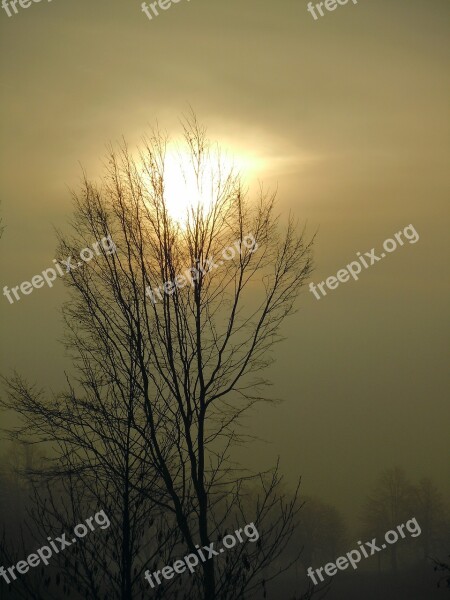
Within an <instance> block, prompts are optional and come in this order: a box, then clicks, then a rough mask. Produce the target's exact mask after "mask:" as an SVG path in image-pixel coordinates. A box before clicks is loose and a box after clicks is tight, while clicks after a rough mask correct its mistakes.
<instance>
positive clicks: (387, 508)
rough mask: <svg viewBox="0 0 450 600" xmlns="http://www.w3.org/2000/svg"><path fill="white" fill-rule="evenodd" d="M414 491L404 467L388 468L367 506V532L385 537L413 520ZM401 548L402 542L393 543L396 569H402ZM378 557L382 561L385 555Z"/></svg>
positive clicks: (365, 513)
mask: <svg viewBox="0 0 450 600" xmlns="http://www.w3.org/2000/svg"><path fill="white" fill-rule="evenodd" d="M413 493H414V488H413V485H412V483H411V482H410V481H409V480H408V478H407V477H406V475H405V473H404V471H403V470H402V469H400V468H399V467H394V468H392V469H387V470H386V471H385V472H384V473H383V474H382V475H381V476H380V478H379V479H378V482H377V483H376V485H375V487H374V489H373V491H372V493H371V494H370V495H369V496H368V498H367V500H366V502H365V504H364V507H363V514H362V520H363V522H364V524H365V526H366V528H367V533H369V532H370V533H371V534H373V535H376V536H377V537H379V538H382V537H384V534H385V533H386V531H388V530H389V529H392V528H395V527H397V525H400V524H401V523H404V522H405V520H407V519H410V518H411V516H412V514H411V510H412V507H413ZM398 548H399V544H392V545H390V546H389V549H390V556H391V567H392V570H393V571H397V568H398ZM378 559H379V561H380V560H381V557H380V556H379V557H378ZM379 566H380V563H379Z"/></svg>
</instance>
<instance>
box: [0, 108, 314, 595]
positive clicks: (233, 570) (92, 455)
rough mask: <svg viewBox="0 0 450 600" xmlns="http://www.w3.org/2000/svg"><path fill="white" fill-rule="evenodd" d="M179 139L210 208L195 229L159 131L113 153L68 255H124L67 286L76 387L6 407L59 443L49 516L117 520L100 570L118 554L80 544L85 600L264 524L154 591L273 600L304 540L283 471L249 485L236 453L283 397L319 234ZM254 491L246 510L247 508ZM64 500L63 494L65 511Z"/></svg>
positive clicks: (49, 481) (30, 429)
mask: <svg viewBox="0 0 450 600" xmlns="http://www.w3.org/2000/svg"><path fill="white" fill-rule="evenodd" d="M183 127H184V140H185V148H186V155H187V156H188V157H189V160H190V168H191V169H192V174H193V179H194V180H195V182H196V186H197V192H198V194H199V196H200V195H201V196H202V197H205V194H206V195H207V196H208V203H207V204H205V203H201V202H199V203H193V204H191V205H190V206H189V207H188V208H187V210H186V215H185V219H184V220H183V221H182V222H180V221H177V220H176V219H175V218H174V217H173V216H172V215H171V213H170V210H169V205H168V199H167V193H166V189H167V183H168V182H167V174H166V172H165V165H166V156H167V152H168V139H167V137H166V136H164V135H163V134H161V132H160V131H159V130H155V131H153V132H152V134H151V135H150V136H149V137H146V138H145V141H144V146H143V148H142V149H141V150H140V152H139V154H138V155H136V156H133V155H132V153H131V152H130V150H129V149H128V147H127V145H126V144H125V143H122V144H121V145H120V147H119V149H118V150H115V149H114V148H113V147H111V148H110V150H109V154H108V158H107V162H106V165H105V169H106V171H105V175H104V177H103V178H102V181H101V183H100V184H96V183H93V182H91V181H89V180H88V178H87V176H84V180H83V187H82V190H81V192H80V193H78V194H75V195H74V201H75V206H76V211H75V217H74V220H73V235H72V236H71V237H70V238H68V237H67V236H63V235H60V245H59V253H60V255H61V257H66V256H76V254H77V253H78V251H79V249H80V248H84V247H87V246H89V245H91V244H92V239H96V240H99V239H101V238H104V237H107V236H110V238H109V239H111V240H113V241H114V244H115V246H116V250H117V251H114V252H107V251H105V250H104V251H103V256H102V257H99V259H98V260H96V261H91V262H89V264H87V263H86V264H82V265H79V266H78V267H77V268H76V269H72V270H71V271H70V272H69V273H67V275H66V277H65V278H64V281H65V282H66V284H67V285H68V287H69V293H70V298H69V301H68V302H67V303H66V305H65V306H64V309H63V314H64V319H65V324H66V328H67V336H66V338H65V344H66V348H67V350H68V351H69V353H70V355H71V357H72V359H73V364H74V367H75V369H76V373H77V375H76V377H73V378H72V379H71V380H70V381H69V384H68V390H67V391H66V392H64V393H63V394H58V395H56V396H54V397H49V396H48V395H46V394H44V393H43V392H41V391H36V390H35V389H33V388H30V386H28V385H27V384H26V383H25V382H24V381H23V380H22V379H21V378H20V377H18V376H15V377H14V378H12V379H10V380H9V382H8V386H9V387H8V391H9V395H8V398H7V400H3V405H4V406H5V407H7V408H10V409H13V410H16V411H17V412H19V413H20V415H21V416H22V418H23V426H22V427H21V428H19V430H18V431H16V435H17V436H19V437H20V438H21V439H27V440H29V441H30V440H32V441H33V442H36V441H40V442H43V443H44V442H45V443H49V444H50V447H51V448H52V451H53V456H54V457H55V458H54V459H53V460H52V461H51V463H50V464H49V465H48V466H47V469H46V473H45V477H46V487H45V492H44V491H43V490H42V484H40V485H41V489H39V490H38V492H37V494H38V498H40V500H38V499H37V500H36V506H37V509H36V511H35V515H34V516H35V518H36V519H40V521H41V522H42V523H45V524H46V526H47V524H48V525H49V526H50V524H52V526H53V527H55V526H56V525H59V526H62V525H63V526H64V527H66V526H67V528H70V526H71V525H73V524H74V523H76V522H77V520H78V519H80V520H82V518H83V517H82V516H81V512H82V511H81V509H80V507H83V511H84V510H87V505H90V506H95V503H97V504H101V505H102V507H103V508H105V510H106V512H107V513H108V514H109V515H110V517H111V521H112V523H114V526H113V524H112V525H111V536H112V537H114V541H111V540H110V541H109V542H108V544H105V551H106V554H105V555H104V556H102V559H101V560H99V554H98V553H99V548H98V544H103V543H104V542H101V541H99V540H98V539H97V538H96V537H95V536H94V535H93V536H90V537H89V542H87V543H86V544H83V545H81V544H80V549H79V552H80V553H83V552H84V553H85V556H84V557H83V561H82V562H83V568H84V571H83V577H81V575H80V570H79V566H78V567H77V569H78V570H76V569H75V568H72V571H71V567H70V566H69V567H67V566H66V567H65V574H66V575H67V577H68V580H70V581H72V582H73V584H75V583H76V581H78V582H82V583H80V584H79V585H80V587H81V588H82V593H84V594H86V595H85V596H84V597H89V598H91V597H92V598H100V597H101V596H102V595H103V594H104V593H105V591H106V593H107V594H108V593H109V595H108V598H110V597H117V598H121V599H123V600H125V599H130V598H134V597H136V593H138V592H139V593H144V590H143V588H142V587H141V585H140V583H139V582H142V580H143V578H142V573H143V571H144V570H145V568H150V570H154V569H153V567H154V568H155V569H156V568H161V567H162V566H164V565H165V564H170V563H171V562H173V559H172V558H171V557H181V556H183V555H184V554H186V553H188V552H191V553H195V552H196V551H197V550H196V548H197V545H198V544H200V545H202V546H209V545H210V544H211V543H213V542H216V541H218V542H220V541H221V540H222V539H223V537H224V536H225V535H226V534H227V533H230V532H233V530H234V529H238V528H240V527H243V526H244V525H245V524H246V523H250V522H254V524H255V526H256V527H257V529H258V531H259V534H260V537H259V540H258V541H257V542H256V543H249V542H247V543H242V544H239V545H237V546H236V547H235V548H233V550H232V551H230V552H228V553H227V554H226V555H224V556H220V557H217V558H215V557H214V558H211V559H210V560H208V561H206V562H202V563H201V565H199V568H198V569H197V570H196V571H195V573H194V574H193V576H192V577H189V578H187V577H186V576H183V577H182V578H181V577H177V578H175V579H172V580H171V581H164V582H163V584H162V585H161V586H160V587H158V588H156V589H155V590H152V593H154V594H155V597H164V598H168V597H170V598H178V597H180V598H186V599H188V598H192V599H194V598H195V600H197V599H198V598H203V600H213V599H214V600H217V599H221V600H231V599H238V598H239V599H241V598H247V597H252V596H253V597H258V598H260V597H261V596H262V595H264V597H265V593H266V592H265V590H266V586H267V582H268V581H270V580H271V579H272V578H273V577H275V576H276V575H277V574H279V572H280V571H283V570H284V569H285V568H287V567H288V566H289V565H285V566H284V567H282V568H277V569H273V568H272V567H273V565H275V564H276V561H277V559H278V557H279V556H280V554H281V553H282V551H283V549H284V548H285V547H286V544H287V543H288V541H289V539H290V537H291V535H292V532H293V525H294V522H295V516H296V514H297V511H298V510H299V503H298V489H297V492H296V493H295V494H294V495H293V497H289V498H287V497H286V496H285V495H284V494H283V493H282V492H281V491H280V489H281V488H280V486H281V482H282V477H281V475H280V474H279V470H278V466H275V467H274V468H273V469H268V470H267V471H265V472H264V473H250V472H248V471H246V470H244V469H243V468H242V467H241V465H240V464H238V463H237V462H236V449H239V448H240V449H241V450H240V451H241V452H242V451H243V450H242V449H243V448H245V446H246V445H247V444H248V443H249V442H250V441H251V440H252V439H253V435H252V434H251V433H248V432H247V431H246V430H245V428H244V425H243V421H242V417H243V415H244V414H246V413H248V414H249V415H251V409H252V407H253V406H254V405H255V404H257V403H259V402H270V401H271V400H270V397H268V396H267V394H266V392H265V390H266V388H267V385H268V384H269V381H268V380H267V379H266V378H265V375H264V372H265V369H266V368H267V366H268V365H269V364H270V363H271V362H272V360H273V349H274V346H275V344H276V343H277V342H279V341H281V336H280V333H279V328H280V325H281V323H282V322H283V321H284V319H285V318H286V317H287V316H288V315H289V314H291V313H292V312H293V310H294V301H295V299H296V297H297V295H298V292H299V289H300V288H301V286H302V285H303V284H304V282H305V281H306V279H307V277H308V276H309V274H310V271H311V247H312V240H310V241H305V237H304V232H300V233H297V224H296V222H295V221H294V219H293V218H289V219H288V222H287V223H286V225H285V228H284V233H282V231H281V230H282V227H281V223H280V220H279V218H278V217H277V215H276V213H275V195H274V194H268V193H266V192H265V191H264V190H263V189H260V192H259V196H258V198H257V199H256V200H255V201H251V200H250V199H249V198H248V196H247V193H246V192H245V190H244V188H243V184H242V182H241V179H240V177H239V175H238V174H236V173H235V172H234V171H233V170H232V169H231V170H227V169H226V167H225V166H224V161H223V160H222V158H221V155H220V153H219V152H217V153H216V152H215V151H214V148H213V147H212V145H211V144H210V143H209V142H208V140H207V138H206V134H205V130H204V129H203V128H202V127H200V125H199V124H198V122H197V120H196V118H195V117H194V116H190V117H188V118H187V119H185V120H184V122H183ZM212 167H213V168H212ZM181 193H182V192H181ZM180 200H181V198H180ZM219 257H222V260H219ZM187 268H189V271H188V272H187V274H186V269H187ZM182 273H184V275H183V277H181V275H180V274H182ZM158 289H160V290H162V292H161V291H160V292H158V291H157V290H158ZM33 476H37V477H38V478H39V481H42V477H43V476H44V474H43V473H42V471H40V472H35V473H34V474H33ZM56 482H57V483H56ZM256 484H258V489H259V492H258V493H257V495H256V496H254V497H253V502H252V503H251V506H249V502H244V497H247V499H248V492H247V490H248V486H249V485H251V486H254V485H256ZM36 485H37V484H36ZM35 489H37V487H36V488H35ZM55 489H57V490H58V494H59V491H60V490H63V497H64V498H65V499H66V501H65V503H63V506H62V507H61V506H60V504H59V503H58V502H57V498H56V496H55ZM58 494H56V495H58ZM84 515H85V513H84ZM71 519H75V520H73V521H72V524H70V520H71ZM146 519H148V520H149V521H150V522H152V523H153V525H152V527H153V530H152V531H151V532H149V530H148V528H147V527H146V526H145V525H144V523H145V520H146ZM144 531H145V534H144V533H143V532H144ZM152 534H153V535H152ZM155 536H156V537H155ZM89 545H91V547H89ZM181 579H182V580H183V581H182V584H181V583H180V582H181ZM108 582H109V583H108ZM181 585H182V589H180V586H181ZM108 586H112V587H108ZM147 590H148V586H147ZM147 593H148V592H147Z"/></svg>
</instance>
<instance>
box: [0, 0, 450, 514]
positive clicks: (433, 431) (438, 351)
mask: <svg viewBox="0 0 450 600" xmlns="http://www.w3.org/2000/svg"><path fill="white" fill-rule="evenodd" d="M140 4H141V3H140V1H139V0H122V1H119V0H95V1H93V0H89V1H88V0H76V1H75V0H53V1H52V2H51V3H47V2H41V3H40V4H33V5H32V6H30V7H29V8H27V9H21V8H20V9H19V13H18V14H17V15H14V16H13V17H11V18H8V17H7V15H6V13H5V12H4V11H1V14H0V28H1V30H0V39H1V42H0V50H1V52H0V65H1V75H2V77H1V84H0V85H1V98H0V106H1V113H0V114H1V132H2V136H1V184H0V185H1V187H0V199H1V207H0V211H1V214H2V216H3V220H4V224H5V225H6V230H5V233H4V235H3V239H2V240H1V242H0V262H1V265H0V267H1V281H0V283H1V287H2V288H3V286H4V285H8V286H9V287H12V286H14V285H18V284H20V282H22V281H24V280H30V279H31V277H32V276H33V275H34V274H37V273H39V272H41V271H42V270H43V269H44V268H46V267H49V266H51V264H52V259H53V258H54V257H55V237H54V233H53V226H54V225H56V226H63V227H64V226H65V225H66V224H67V222H68V219H69V217H70V214H71V210H72V207H71V197H70V193H69V188H71V187H74V186H76V185H77V182H78V181H79V177H80V165H79V163H81V164H82V165H83V166H84V167H85V168H86V169H87V171H88V174H89V175H91V176H93V177H95V176H97V175H98V174H99V173H100V169H101V157H102V155H103V154H104V150H105V144H106V143H107V142H109V141H110V140H111V141H115V140H118V139H119V138H120V136H121V135H122V134H123V135H124V136H125V137H126V138H127V140H128V141H129V142H130V144H131V145H133V144H135V143H136V142H137V141H139V139H140V137H141V135H142V133H143V132H144V131H145V130H146V129H147V128H148V125H149V124H153V123H154V122H155V120H156V119H158V120H159V122H160V123H161V125H162V126H163V127H165V128H167V129H168V130H169V131H173V132H176V131H177V130H178V118H179V117H180V115H181V113H183V112H185V111H186V110H187V109H188V106H189V105H191V106H192V107H193V108H194V109H195V111H196V112H197V114H198V117H199V119H200V120H201V121H202V122H203V123H204V124H206V125H207V126H208V131H209V134H210V136H211V138H212V139H217V140H218V141H219V142H221V143H223V144H224V145H225V146H227V147H229V148H231V149H232V150H234V151H236V152H243V153H245V154H248V155H251V156H253V157H256V158H258V160H259V161H260V162H259V164H260V168H259V171H258V172H257V173H256V174H255V175H257V176H258V177H259V178H260V179H262V180H263V181H265V182H266V183H267V184H270V185H272V186H275V185H277V186H278V191H279V201H280V208H281V209H282V210H283V211H288V210H291V211H293V212H294V214H295V215H297V216H298V217H299V219H300V220H301V221H302V222H305V221H307V222H308V229H309V231H310V232H311V233H312V232H313V231H315V230H316V229H317V228H319V235H318V239H317V245H316V251H315V262H316V271H315V273H314V275H313V277H312V281H314V282H320V281H322V280H323V279H325V278H327V277H328V276H330V275H335V274H336V272H337V271H338V270H339V269H341V268H342V267H344V266H345V265H346V264H347V263H349V262H350V261H352V260H354V259H355V254H356V252H357V251H361V252H365V251H368V250H370V249H371V248H372V247H375V248H379V247H380V245H381V244H382V242H383V240H384V239H385V238H388V237H391V236H392V235H393V234H394V233H395V232H397V231H399V230H400V229H403V228H404V227H405V226H406V225H409V224H413V226H414V227H415V229H416V230H417V232H418V233H419V235H420V240H419V241H418V242H417V243H416V244H411V245H410V244H406V245H405V246H404V247H403V248H399V249H398V250H397V251H395V252H393V253H392V254H391V255H389V256H388V257H387V258H386V259H385V260H384V261H381V262H379V263H378V264H376V265H374V266H373V267H372V268H370V269H368V270H367V271H364V272H363V273H361V278H360V280H359V281H357V282H353V281H352V282H349V283H346V284H341V285H340V286H339V288H338V289H336V290H334V291H329V293H328V295H327V297H326V298H322V299H321V300H320V301H318V300H316V299H315V298H314V296H313V295H312V294H311V293H309V291H308V290H307V288H305V291H304V292H303V294H302V296H301V298H300V301H299V303H298V307H299V309H300V310H299V312H298V313H297V314H296V315H294V316H293V317H292V318H291V320H290V321H289V323H288V324H287V327H286V328H285V332H286V336H287V340H286V342H285V343H284V344H283V345H282V346H280V347H278V349H277V363H276V365H275V366H274V368H273V369H272V379H273V381H274V383H275V385H274V388H273V393H274V395H275V396H277V397H282V398H284V399H285V402H284V404H282V405H281V406H279V407H277V408H274V409H268V408H264V409H260V410H259V411H258V413H257V414H256V415H255V419H254V421H253V422H252V423H251V425H252V427H253V426H254V428H255V433H257V434H258V435H262V436H265V437H266V438H267V439H268V440H269V441H270V442H272V443H271V444H270V445H268V446H267V447H265V449H264V450H263V453H264V457H265V458H267V457H270V458H271V459H273V460H274V459H275V457H276V456H277V455H278V454H280V455H281V458H282V465H283V469H284V471H285V472H286V473H287V474H288V476H289V477H290V478H291V479H293V478H294V476H295V475H296V474H303V480H304V484H305V490H306V491H307V492H308V493H317V494H319V495H320V496H321V498H322V499H323V500H324V501H328V502H336V503H337V505H338V506H339V507H340V508H342V509H343V510H344V511H346V512H347V513H350V512H351V511H352V510H353V508H354V507H356V506H358V504H359V502H360V500H361V498H362V497H363V496H364V495H365V494H366V493H367V492H368V491H369V489H370V485H371V483H372V480H373V478H374V477H375V476H376V475H377V474H378V472H379V471H380V470H381V469H384V468H386V467H389V466H392V465H395V464H399V465H402V466H404V467H406V468H407V469H408V470H409V472H410V474H411V475H412V476H413V477H420V476H421V475H423V474H431V475H432V476H433V477H434V478H435V480H436V483H437V484H438V485H439V486H440V487H441V488H442V489H444V490H446V491H447V493H449V492H450V481H449V478H448V470H447V465H446V463H447V461H446V458H448V453H449V442H448V439H449V438H448V417H449V409H448V405H449V404H448V399H447V398H448V376H447V375H446V372H447V370H446V366H447V364H448V358H449V352H448V343H447V342H446V340H447V339H448V331H446V329H447V328H446V324H447V322H448V319H447V320H446V311H445V307H446V305H447V304H448V284H447V281H448V258H447V257H448V238H449V236H448V220H447V222H446V218H447V219H448V211H447V210H446V208H447V204H448V199H449V197H450V196H449V191H450V189H449V188H450V186H449V177H448V158H449V118H448V110H446V109H447V104H448V98H449V88H450V85H449V76H448V73H449V69H448V67H449V45H448V23H449V17H450V4H449V2H448V0H426V1H425V0H359V2H358V4H357V5H356V6H355V5H353V4H352V3H350V4H348V5H346V6H342V7H339V8H338V9H337V10H335V11H334V12H330V13H327V14H326V15H325V17H323V18H321V19H319V20H318V21H314V20H313V18H312V17H311V15H310V14H309V13H308V12H307V11H306V5H307V2H306V1H304V0H277V1H275V0H273V1H269V0H245V2H242V1H237V0H191V1H190V2H188V1H187V0H181V2H180V3H179V4H176V5H173V6H172V7H171V8H170V9H169V10H167V11H165V12H163V11H161V14H160V16H159V17H157V18H154V19H153V20H152V21H149V20H148V19H147V17H146V16H145V15H144V14H143V13H142V12H141V10H140ZM446 34H447V39H446ZM446 242H447V243H446ZM63 299H64V287H63V285H62V283H61V282H57V284H56V285H55V287H54V288H53V289H48V288H45V289H44V288H43V289H40V290H35V291H34V292H33V294H32V295H30V296H29V297H25V298H23V299H22V300H20V301H19V302H16V303H15V304H14V305H10V304H9V303H8V302H7V300H6V298H5V297H4V296H2V298H1V300H0V311H1V320H2V331H3V333H2V337H1V364H2V372H3V373H5V372H8V370H9V369H11V368H17V369H18V370H19V371H20V372H22V373H23V374H24V375H27V376H29V377H30V378H31V379H32V380H36V381H37V382H38V383H39V384H40V385H42V386H50V387H52V388H54V389H57V388H58V387H59V385H60V384H61V383H62V382H63V370H64V369H65V368H68V367H69V366H70V365H69V363H67V362H66V360H65V359H64V356H63V354H62V347H61V346H60V345H59V344H58V342H57V339H58V338H59V337H60V336H61V334H62V327H61V319H60V317H59V313H58V307H59V306H60V304H61V302H62V300H63ZM258 453H261V449H260V448H259V449H257V448H255V449H254V450H252V452H251V454H250V456H251V459H252V461H253V464H255V465H256V464H258V460H257V456H258Z"/></svg>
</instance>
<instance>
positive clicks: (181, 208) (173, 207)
mask: <svg viewBox="0 0 450 600" xmlns="http://www.w3.org/2000/svg"><path fill="white" fill-rule="evenodd" d="M255 164H256V161H255V160H254V159H252V158H251V157H250V156H245V155H243V154H235V153H232V152H231V151H230V152H227V154H225V153H221V154H220V156H218V155H216V154H214V153H211V154H209V155H208V157H207V158H205V160H204V161H203V164H202V169H201V172H200V173H196V169H195V168H194V165H193V164H192V156H191V155H190V154H188V153H187V152H183V151H179V150H177V149H175V148H170V149H169V150H168V151H167V153H166V155H165V159H164V200H165V203H166V206H167V210H168V213H169V215H170V217H171V218H172V219H174V221H176V222H177V223H178V224H179V225H180V226H184V225H185V224H186V223H187V220H188V214H189V213H191V212H192V210H194V211H196V210H197V209H199V208H200V209H201V210H202V212H203V213H204V214H207V213H208V211H209V210H210V209H211V207H212V206H213V204H214V201H215V200H216V199H217V194H218V189H219V188H220V182H219V179H221V180H222V182H223V181H224V180H225V179H226V177H227V176H228V175H229V174H232V175H236V176H237V175H238V174H242V175H243V176H245V178H246V177H247V176H248V175H249V174H250V173H251V172H253V170H254V168H255Z"/></svg>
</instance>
